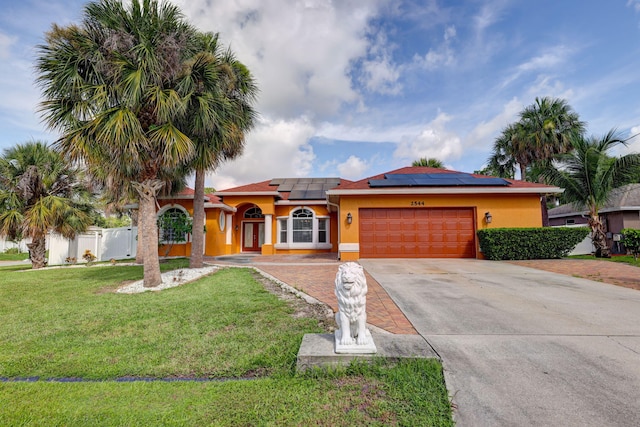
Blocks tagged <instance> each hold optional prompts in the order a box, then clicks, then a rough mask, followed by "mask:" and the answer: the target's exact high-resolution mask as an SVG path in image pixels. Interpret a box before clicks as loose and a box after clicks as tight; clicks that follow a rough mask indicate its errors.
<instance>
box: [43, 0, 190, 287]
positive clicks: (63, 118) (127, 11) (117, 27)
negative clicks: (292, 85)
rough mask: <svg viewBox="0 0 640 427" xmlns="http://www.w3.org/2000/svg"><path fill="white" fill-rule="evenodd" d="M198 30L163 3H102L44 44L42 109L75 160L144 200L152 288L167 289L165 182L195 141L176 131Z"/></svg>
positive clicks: (143, 231)
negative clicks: (161, 209)
mask: <svg viewBox="0 0 640 427" xmlns="http://www.w3.org/2000/svg"><path fill="white" fill-rule="evenodd" d="M196 36H197V31H196V30H195V29H194V28H193V27H192V26H191V25H189V24H188V23H187V22H186V21H185V20H184V19H183V15H182V14H181V12H180V10H179V9H178V8H177V7H175V6H173V5H170V4H168V3H162V2H158V1H156V0H142V1H140V0H132V1H131V2H130V3H129V2H127V3H126V6H125V4H123V3H122V2H120V1H118V0H99V1H97V2H92V3H88V4H87V5H86V6H85V8H84V14H83V19H82V21H81V23H80V25H69V26H67V27H59V26H57V25H54V26H53V28H52V30H51V31H49V32H48V33H47V35H46V42H45V44H44V45H41V46H39V47H38V50H39V54H40V55H39V58H38V60H37V64H36V69H37V73H38V77H37V79H38V82H39V84H40V85H41V86H42V88H43V92H44V99H45V100H44V101H43V102H42V104H41V111H42V112H43V116H44V119H45V121H46V123H47V124H48V126H49V127H50V128H52V129H55V130H58V131H60V132H61V137H60V139H59V140H58V141H57V142H56V146H57V147H58V148H60V149H61V151H63V152H64V153H65V154H66V155H67V156H68V157H69V159H71V160H73V161H82V162H85V163H86V164H87V165H88V166H89V167H92V168H101V169H103V171H104V175H105V176H108V177H111V178H112V180H113V181H114V182H116V183H118V182H125V181H130V182H131V185H132V186H133V188H134V189H135V191H136V193H137V195H138V197H139V213H138V214H139V224H138V230H139V238H140V239H142V249H143V252H144V254H143V260H144V286H147V287H153V286H157V285H158V284H160V283H161V281H162V279H161V276H160V266H159V259H158V251H157V239H158V231H157V224H156V220H155V217H156V209H155V201H156V197H157V194H158V192H159V191H160V189H161V188H162V187H163V186H164V181H163V177H166V176H175V174H176V172H175V170H176V167H177V166H179V165H180V164H184V163H185V162H187V161H189V160H190V159H191V158H192V156H193V154H194V144H193V142H192V141H191V139H190V138H189V137H188V136H187V135H185V134H184V133H183V132H182V131H181V129H180V128H179V127H178V123H179V122H180V121H181V120H183V119H184V115H185V113H186V110H187V109H186V95H187V94H186V93H184V91H183V90H182V88H181V86H180V85H179V82H180V81H181V79H183V77H184V75H183V74H184V72H185V64H186V62H187V61H189V60H190V59H191V58H192V57H193V55H194V54H195V53H196V49H197V37H196Z"/></svg>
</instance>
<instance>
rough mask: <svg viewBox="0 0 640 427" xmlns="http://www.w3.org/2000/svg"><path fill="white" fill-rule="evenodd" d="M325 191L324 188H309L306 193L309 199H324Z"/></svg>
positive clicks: (306, 197)
mask: <svg viewBox="0 0 640 427" xmlns="http://www.w3.org/2000/svg"><path fill="white" fill-rule="evenodd" d="M324 197H325V195H324V191H323V190H307V193H306V194H305V199H307V200H318V199H324Z"/></svg>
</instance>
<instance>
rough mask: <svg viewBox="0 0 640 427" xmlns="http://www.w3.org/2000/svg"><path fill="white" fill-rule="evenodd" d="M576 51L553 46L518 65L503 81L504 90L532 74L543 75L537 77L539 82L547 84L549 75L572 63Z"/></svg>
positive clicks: (566, 47)
mask: <svg viewBox="0 0 640 427" xmlns="http://www.w3.org/2000/svg"><path fill="white" fill-rule="evenodd" d="M575 51H576V49H575V48H571V47H569V46H566V45H557V46H551V47H549V48H547V49H545V50H543V51H542V52H540V53H539V54H538V55H536V56H534V57H531V58H529V59H528V60H527V61H525V62H522V63H520V64H519V65H517V66H516V67H515V68H514V69H513V71H512V72H511V74H510V75H509V76H508V77H507V78H505V79H504V80H503V83H502V87H503V88H504V87H506V86H508V85H509V84H511V83H513V82H514V81H516V80H518V79H519V78H520V77H522V76H524V75H526V74H530V73H541V75H538V76H537V82H538V83H545V84H546V83H548V80H549V77H548V73H549V72H553V71H555V70H558V69H561V68H562V66H564V65H565V64H566V63H567V62H568V61H570V59H571V57H572V56H573V55H574V53H575ZM533 89H535V88H533Z"/></svg>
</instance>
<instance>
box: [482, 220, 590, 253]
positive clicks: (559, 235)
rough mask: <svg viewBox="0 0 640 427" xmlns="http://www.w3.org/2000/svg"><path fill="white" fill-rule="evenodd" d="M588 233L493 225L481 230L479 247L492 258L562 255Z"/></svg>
mask: <svg viewBox="0 0 640 427" xmlns="http://www.w3.org/2000/svg"><path fill="white" fill-rule="evenodd" d="M588 233H589V228H588V227H578V228H548V227H545V228H491V229H484V230H478V239H479V241H480V248H481V250H482V253H483V254H484V256H485V257H486V258H487V259H490V260H494V261H497V260H516V259H549V258H562V257H564V256H566V255H567V254H568V253H569V252H571V250H572V249H573V248H574V247H575V246H576V245H577V244H578V243H580V242H581V241H582V240H583V239H584V238H585V237H586V236H587V234H588Z"/></svg>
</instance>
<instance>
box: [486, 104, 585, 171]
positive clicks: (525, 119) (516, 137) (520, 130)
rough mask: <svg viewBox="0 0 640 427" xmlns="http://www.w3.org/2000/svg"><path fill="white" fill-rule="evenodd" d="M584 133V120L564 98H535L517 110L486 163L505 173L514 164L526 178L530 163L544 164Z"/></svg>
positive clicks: (566, 148)
mask: <svg viewBox="0 0 640 427" xmlns="http://www.w3.org/2000/svg"><path fill="white" fill-rule="evenodd" d="M583 133H584V122H582V121H580V119H579V116H578V114H577V113H575V112H574V111H573V109H572V108H571V106H570V105H569V104H568V103H567V101H565V100H562V99H557V98H548V97H545V98H536V99H535V102H534V103H533V104H531V105H529V106H528V107H526V108H525V109H524V110H522V112H520V119H519V120H518V121H517V122H515V123H512V124H510V125H508V126H507V127H506V128H505V129H504V130H503V131H502V132H501V134H500V136H498V138H496V140H495V142H494V147H493V152H492V155H491V157H489V161H488V163H489V165H490V166H492V169H498V170H502V171H504V175H505V177H508V175H509V174H510V173H511V171H512V170H513V169H514V168H515V164H517V165H518V166H519V169H520V179H521V180H523V181H526V180H527V178H528V173H529V168H530V167H531V166H533V165H534V164H538V165H539V164H540V163H542V164H543V165H544V163H545V162H548V161H550V160H551V159H553V157H554V156H556V155H558V154H563V153H566V152H567V151H569V150H570V149H571V137H572V136H574V135H576V134H578V135H581V134H583ZM501 176H502V175H501Z"/></svg>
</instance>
